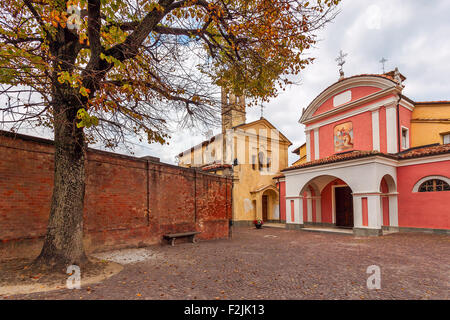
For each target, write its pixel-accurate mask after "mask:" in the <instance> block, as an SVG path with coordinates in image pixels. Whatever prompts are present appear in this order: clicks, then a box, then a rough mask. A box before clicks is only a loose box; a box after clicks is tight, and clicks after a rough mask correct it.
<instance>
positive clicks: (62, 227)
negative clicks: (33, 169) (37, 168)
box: [35, 98, 88, 269]
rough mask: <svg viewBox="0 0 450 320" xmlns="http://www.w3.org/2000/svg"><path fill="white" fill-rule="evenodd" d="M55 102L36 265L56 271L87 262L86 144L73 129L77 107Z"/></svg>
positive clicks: (81, 132) (75, 128)
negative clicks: (46, 205)
mask: <svg viewBox="0 0 450 320" xmlns="http://www.w3.org/2000/svg"><path fill="white" fill-rule="evenodd" d="M55 100H56V101H55V102H56V103H55V105H56V106H57V107H55V110H54V113H55V114H54V120H55V122H54V128H55V139H54V140H55V158H54V159H55V169H54V186H53V196H52V203H51V209H50V217H49V222H48V226H47V233H46V236H45V240H44V246H43V248H42V251H41V253H40V255H39V257H38V258H37V259H36V260H35V265H38V266H41V267H48V268H52V269H56V268H58V269H59V268H67V266H68V265H72V264H74V265H78V266H81V265H83V264H85V263H87V262H88V260H87V257H86V254H85V251H84V246H83V204H84V192H85V157H86V145H85V141H84V134H83V130H82V129H81V128H77V127H76V112H77V110H78V108H79V107H76V105H79V104H78V103H74V102H75V101H72V103H71V102H68V101H67V100H66V101H62V100H63V99H58V98H56V99H55ZM58 100H59V101H58Z"/></svg>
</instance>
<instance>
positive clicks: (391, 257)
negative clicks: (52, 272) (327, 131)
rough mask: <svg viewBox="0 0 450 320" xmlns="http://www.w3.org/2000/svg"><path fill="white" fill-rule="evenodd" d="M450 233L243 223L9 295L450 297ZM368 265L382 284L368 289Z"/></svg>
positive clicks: (125, 255)
mask: <svg viewBox="0 0 450 320" xmlns="http://www.w3.org/2000/svg"><path fill="white" fill-rule="evenodd" d="M449 240H450V238H449V237H448V236H446V235H433V234H419V233H417V234H412V233H395V234H391V235H387V236H383V237H373V238H355V237H353V236H348V235H339V234H326V233H313V232H303V231H296V230H284V229H279V228H263V229H260V230H257V229H255V228H249V227H242V228H235V229H234V232H233V239H232V240H216V241H206V242H199V243H196V244H192V243H179V244H177V245H176V246H175V247H171V246H168V245H164V246H154V247H148V248H143V249H133V250H128V251H121V253H119V254H117V253H113V254H111V253H108V254H107V256H108V257H109V258H115V259H118V260H119V261H121V262H122V263H127V264H126V265H125V268H124V270H123V271H122V272H121V273H119V274H118V275H115V276H113V277H111V278H110V279H108V280H106V281H104V282H103V283H99V284H97V285H93V286H91V287H88V288H87V287H82V289H80V290H67V289H65V290H60V291H54V292H47V293H42V294H39V293H36V294H31V295H26V296H16V297H8V299H11V298H17V299H448V298H449V296H448V288H449V279H450V272H449V265H450V256H449V249H450V242H449ZM130 252H131V253H130ZM136 261H137V262H136ZM370 265H377V266H379V267H380V268H381V289H380V290H369V289H367V285H366V283H367V278H368V277H369V276H370V275H369V274H367V273H366V271H367V267H369V266H370ZM0 298H1V297H0Z"/></svg>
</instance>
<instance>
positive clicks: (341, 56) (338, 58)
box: [335, 50, 348, 80]
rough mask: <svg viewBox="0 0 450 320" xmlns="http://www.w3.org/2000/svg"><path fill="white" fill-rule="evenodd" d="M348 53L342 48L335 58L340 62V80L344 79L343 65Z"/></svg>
mask: <svg viewBox="0 0 450 320" xmlns="http://www.w3.org/2000/svg"><path fill="white" fill-rule="evenodd" d="M347 55H348V53H344V52H343V51H342V50H341V51H339V56H338V57H337V58H336V59H335V60H336V62H337V63H338V66H339V67H340V68H339V74H340V77H339V80H342V79H344V69H343V65H344V64H345V60H344V58H345V57H346V56H347Z"/></svg>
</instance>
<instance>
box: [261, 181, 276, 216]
mask: <svg viewBox="0 0 450 320" xmlns="http://www.w3.org/2000/svg"><path fill="white" fill-rule="evenodd" d="M261 208H262V219H263V221H274V222H275V221H277V222H279V220H280V211H279V199H278V193H277V192H275V191H274V190H272V189H267V190H265V191H264V192H263V193H262V195H261Z"/></svg>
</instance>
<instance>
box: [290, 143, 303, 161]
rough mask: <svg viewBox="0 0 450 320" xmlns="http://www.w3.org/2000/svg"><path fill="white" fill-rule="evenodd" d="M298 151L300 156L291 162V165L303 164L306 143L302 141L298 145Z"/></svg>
mask: <svg viewBox="0 0 450 320" xmlns="http://www.w3.org/2000/svg"><path fill="white" fill-rule="evenodd" d="M299 151H300V152H299V156H300V158H299V159H298V160H297V161H295V162H294V163H293V164H292V165H293V166H296V165H299V164H303V163H305V162H306V143H304V144H303V145H301V146H300V150H299Z"/></svg>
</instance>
